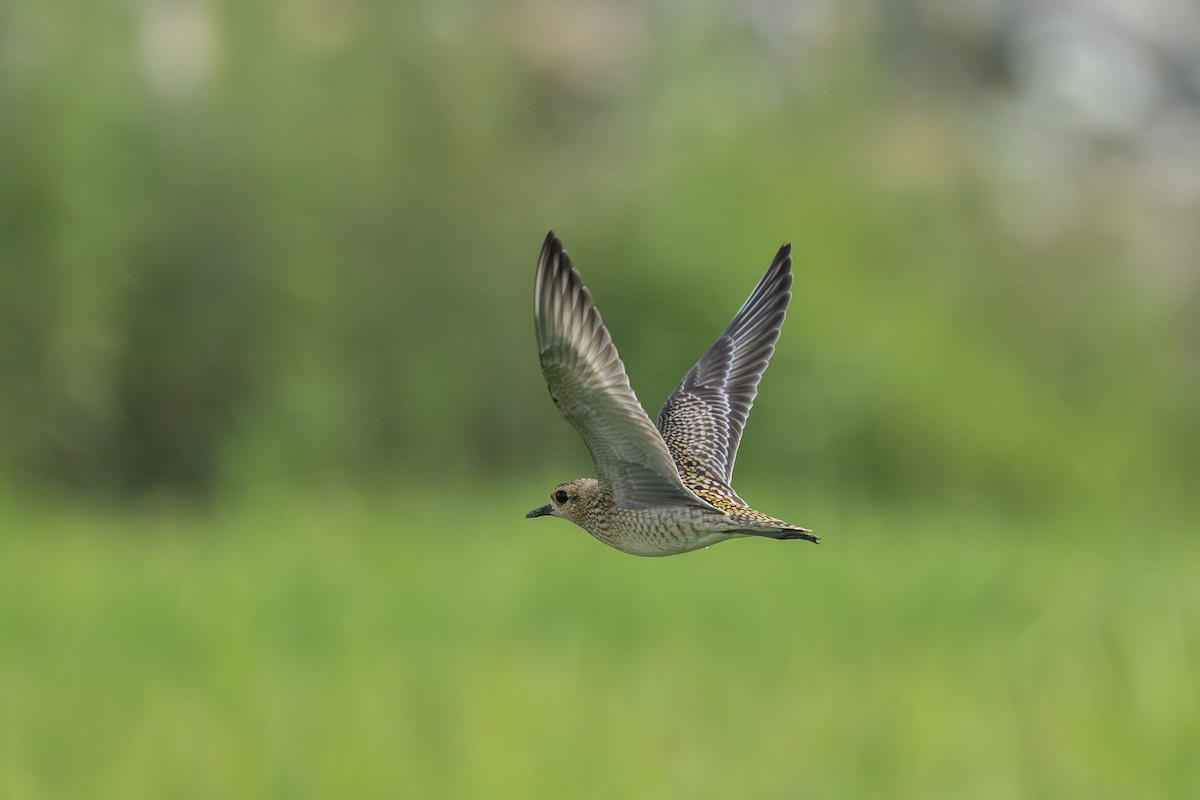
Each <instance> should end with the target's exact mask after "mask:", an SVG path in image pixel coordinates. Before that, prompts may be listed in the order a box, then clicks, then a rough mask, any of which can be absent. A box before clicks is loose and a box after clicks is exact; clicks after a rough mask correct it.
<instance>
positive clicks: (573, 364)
mask: <svg viewBox="0 0 1200 800" xmlns="http://www.w3.org/2000/svg"><path fill="white" fill-rule="evenodd" d="M790 254H791V247H790V245H784V246H783V247H782V248H780V250H779V253H778V254H777V255H776V256H775V259H774V261H773V262H772V263H771V266H770V267H769V268H768V269H767V272H766V274H765V275H763V277H762V280H760V281H759V283H758V286H757V287H755V289H754V291H753V292H752V293H751V295H750V297H749V299H747V300H746V302H745V303H744V304H743V305H742V307H741V309H740V310H739V311H738V313H737V314H736V315H735V316H734V318H733V321H732V322H730V323H729V325H728V326H727V327H726V328H725V330H724V331H723V332H722V333H721V335H720V336H719V337H717V340H716V341H715V342H714V343H713V345H712V346H711V347H710V348H709V349H708V351H707V352H706V353H705V354H704V356H703V357H701V359H700V361H698V362H697V363H696V365H695V366H694V367H692V369H691V370H690V371H689V372H688V373H687V375H685V376H684V378H683V380H682V381H681V382H680V384H679V386H678V387H677V388H676V389H675V391H674V392H672V393H671V396H670V397H669V398H667V401H666V403H664V404H663V407H662V410H661V411H660V412H659V414H658V424H657V426H655V425H654V424H653V423H651V421H650V418H649V417H648V416H647V415H646V412H645V410H644V409H643V408H642V405H641V403H640V402H638V399H637V396H636V395H635V394H634V393H633V389H632V388H631V387H630V385H629V378H628V377H627V375H626V373H625V365H624V364H622V363H621V359H620V356H618V355H617V350H616V347H615V346H614V345H613V343H612V338H611V337H610V336H609V333H608V330H607V329H606V328H605V327H604V322H603V320H602V319H601V318H600V312H599V311H598V310H597V309H596V306H595V304H594V303H593V302H592V298H591V294H590V293H589V292H588V290H587V288H586V287H585V286H584V285H583V281H582V280H581V279H580V277H579V273H578V272H577V271H576V270H575V269H574V268H573V267H572V266H571V261H570V258H569V257H568V255H567V253H566V251H565V250H563V247H562V243H561V242H559V240H558V238H557V237H556V236H555V235H554V233H553V232H551V233H550V234H549V235H548V236H547V237H546V242H545V244H544V245H543V247H542V253H541V256H540V257H539V259H538V272H537V282H536V288H535V294H534V319H535V323H536V329H537V339H538V352H539V355H540V358H541V363H542V372H543V374H544V375H545V377H546V383H547V385H548V387H549V389H550V396H551V398H552V399H553V400H554V403H555V405H557V406H558V409H559V412H560V413H561V414H562V415H563V418H564V419H566V420H567V422H569V423H570V424H571V426H572V427H574V428H575V430H576V432H578V434H579V436H580V438H581V439H583V442H584V444H585V445H586V446H587V448H588V450H589V452H591V454H592V460H593V461H594V462H595V465H596V477H595V478H576V479H575V480H571V481H567V482H565V483H561V484H559V485H558V486H557V487H555V489H554V491H553V492H551V495H550V503H548V504H546V505H544V506H542V507H540V508H536V509H534V510H533V511H531V512H529V514H527V515H526V516H528V517H538V516H557V517H562V518H564V519H567V520H570V521H571V522H574V523H575V524H576V525H579V526H580V527H581V528H583V529H584V530H586V531H588V532H589V533H591V534H592V535H593V536H595V537H596V538H597V539H599V540H600V541H602V542H604V543H605V544H608V545H611V546H612V547H615V548H617V549H618V550H622V551H624V552H626V553H632V554H634V555H642V556H661V555H671V554H674V553H684V552H687V551H689V550H695V549H698V548H701V547H707V546H708V545H711V544H715V543H717V542H721V541H724V540H726V539H730V538H735V537H739V536H766V537H770V538H774V539H805V540H808V541H811V542H817V541H819V539H818V538H817V537H816V536H814V535H813V534H812V533H811V532H810V531H809V530H808V529H807V528H802V527H800V526H799V525H793V524H791V523H789V522H785V521H783V520H781V519H777V518H775V517H771V516H768V515H767V514H764V513H762V512H761V511H756V510H755V509H753V508H751V507H750V506H748V505H747V504H746V503H745V501H743V500H742V499H741V498H740V497H738V495H737V493H736V492H734V491H733V487H732V486H731V481H732V478H733V463H734V459H735V457H736V455H737V448H738V444H739V443H740V442H741V437H742V429H743V428H744V427H745V424H746V417H747V415H748V414H749V413H750V407H751V406H752V405H753V403H754V397H755V395H756V394H757V392H758V382H759V379H760V378H761V377H762V374H763V371H764V370H765V369H766V367H767V362H768V360H769V359H770V357H771V354H772V353H773V352H774V349H775V341H776V340H777V339H778V338H779V327H780V325H781V324H782V323H783V317H784V313H785V311H786V309H787V304H788V301H789V300H790V299H791V291H790V289H791V284H792V275H791V264H792V260H791V255H790Z"/></svg>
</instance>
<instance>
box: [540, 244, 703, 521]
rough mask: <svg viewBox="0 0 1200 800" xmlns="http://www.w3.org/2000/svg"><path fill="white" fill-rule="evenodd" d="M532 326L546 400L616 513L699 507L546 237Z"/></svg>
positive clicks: (584, 293) (559, 251)
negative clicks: (591, 465)
mask: <svg viewBox="0 0 1200 800" xmlns="http://www.w3.org/2000/svg"><path fill="white" fill-rule="evenodd" d="M534 320H535V323H536V327H537V339H538V351H539V353H540V356H541V362H542V374H544V375H545V376H546V384H547V386H549V388H550V397H551V398H552V399H553V400H554V403H555V405H557V406H558V410H559V412H560V413H562V415H563V417H564V418H565V419H566V420H567V422H569V423H571V426H572V427H574V428H575V430H576V431H577V432H578V433H579V436H580V438H582V439H583V443H584V444H585V445H587V449H588V450H589V451H590V452H591V454H592V460H593V461H594V462H595V464H596V476H597V478H598V479H599V480H600V482H601V484H604V485H607V486H610V487H611V488H612V491H613V495H614V498H615V500H616V503H617V505H618V506H621V507H624V508H648V507H654V506H665V505H679V504H687V505H696V504H700V505H707V503H704V501H702V500H701V499H700V498H698V497H697V496H696V495H695V494H693V493H692V491H691V490H690V489H688V488H687V487H685V486H684V485H683V483H682V482H681V481H680V479H679V472H678V471H677V470H676V468H675V462H674V461H673V460H672V459H671V454H670V452H668V450H667V446H666V443H665V442H663V439H662V436H661V435H660V434H659V432H658V430H657V429H656V428H655V427H654V425H653V424H652V423H651V422H650V418H649V417H648V416H647V415H646V411H645V410H644V409H643V408H642V405H641V403H639V402H638V399H637V396H636V395H635V394H634V393H633V389H632V388H631V387H630V385H629V378H628V376H627V375H626V374H625V365H624V364H622V363H621V358H620V356H619V355H617V348H616V347H614V346H613V342H612V337H611V336H609V334H608V330H607V329H606V328H605V327H604V322H603V320H601V318H600V312H599V311H598V310H597V309H596V306H595V304H593V302H592V297H591V294H590V293H589V292H588V290H587V288H586V287H585V286H584V285H583V280H582V279H581V278H580V277H579V273H578V272H576V271H575V269H574V268H573V267H572V266H571V260H570V258H569V257H568V255H567V252H566V251H565V250H563V246H562V243H561V242H560V241H559V240H558V237H556V236H555V235H554V233H553V231H552V232H551V233H550V234H549V235H548V236H547V237H546V243H545V244H544V245H543V246H542V253H541V256H540V257H539V258H538V271H537V284H536V289H535V294H534Z"/></svg>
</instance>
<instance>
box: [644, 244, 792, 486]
mask: <svg viewBox="0 0 1200 800" xmlns="http://www.w3.org/2000/svg"><path fill="white" fill-rule="evenodd" d="M791 252H792V246H791V245H790V244H785V245H784V246H783V247H781V248H780V249H779V252H778V253H777V254H776V256H775V260H774V261H773V262H771V266H770V267H769V268H768V269H767V271H766V274H764V275H763V277H762V280H760V281H759V282H758V286H757V287H755V289H754V292H753V293H752V294H751V295H750V298H749V299H748V300H746V302H745V303H744V304H743V305H742V307H741V309H740V310H739V311H738V312H737V314H736V315H735V316H734V318H733V321H732V322H730V323H729V325H728V327H726V328H725V330H724V332H722V333H721V335H720V336H719V337H717V340H716V341H715V342H713V344H712V347H710V348H708V352H706V353H705V354H704V356H703V357H702V358H701V359H700V360H699V361H698V362H697V363H696V366H694V367H692V369H691V370H690V371H689V372H688V374H687V375H685V376H684V378H683V381H682V382H681V383H680V384H679V386H678V387H676V389H675V391H674V392H672V393H671V396H670V397H668V398H667V402H666V403H665V404H663V407H662V410H661V411H659V412H658V429H659V431H661V432H662V435H663V439H664V440H665V441H666V443H667V447H668V448H669V449H670V451H671V455H672V456H673V457H674V459H675V461H676V463H677V464H679V465H680V469H683V470H686V471H687V472H688V473H689V474H696V475H697V476H698V477H702V478H707V479H709V480H713V479H715V480H717V481H719V482H720V483H723V484H724V485H725V488H729V483H730V481H731V480H732V479H733V462H734V458H735V457H736V456H737V449H738V444H739V443H740V442H741V440H742V429H743V428H744V427H745V426H746V417H747V415H749V413H750V406H751V405H753V404H754V396H755V395H756V394H758V381H759V379H760V378H762V374H763V372H764V371H765V370H766V368H767V361H768V360H769V359H770V358H771V354H772V353H773V352H775V342H776V340H777V339H779V328H780V326H781V325H782V324H783V317H784V312H785V311H786V310H787V306H788V301H789V300H791V299H792V293H791V286H792V271H791V270H792V258H791ZM729 492H730V494H732V493H733V490H732V489H729ZM733 496H734V497H735V498H736V497H737V495H733Z"/></svg>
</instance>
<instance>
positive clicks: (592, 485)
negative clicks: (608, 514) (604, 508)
mask: <svg viewBox="0 0 1200 800" xmlns="http://www.w3.org/2000/svg"><path fill="white" fill-rule="evenodd" d="M599 494H600V483H599V481H597V480H596V479H595V478H576V479H575V480H573V481H567V482H566V483H560V484H559V485H558V486H555V487H554V491H552V492H550V502H549V503H547V504H546V505H544V506H540V507H539V508H535V509H534V510H533V511H530V512H529V513H528V514H526V515H525V517H526V519H530V518H532V517H547V516H549V517H562V518H563V519H566V520H570V521H571V522H574V523H575V524H576V525H578V526H579V527H581V528H582V527H584V524H583V523H584V520H585V518H586V516H587V511H588V509H590V508H591V507H592V506H594V505H595V504H596V503H597V502H598V498H599Z"/></svg>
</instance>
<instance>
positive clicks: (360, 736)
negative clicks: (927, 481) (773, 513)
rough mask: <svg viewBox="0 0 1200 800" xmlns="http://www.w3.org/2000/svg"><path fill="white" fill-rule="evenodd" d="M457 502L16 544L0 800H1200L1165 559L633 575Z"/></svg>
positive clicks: (1018, 540)
mask: <svg viewBox="0 0 1200 800" xmlns="http://www.w3.org/2000/svg"><path fill="white" fill-rule="evenodd" d="M523 488H524V489H527V488H528V487H523ZM514 496H515V495H514ZM471 497H472V495H471V493H470V492H467V491H463V492H458V493H447V494H446V496H444V497H440V498H427V499H425V500H424V501H422V502H421V503H420V505H416V506H414V505H412V504H410V503H405V502H401V501H395V502H393V503H388V504H378V503H375V504H371V503H368V502H366V501H362V500H358V499H355V498H353V497H347V496H345V495H342V496H334V497H321V496H311V497H306V498H305V497H294V498H276V499H275V500H272V501H270V502H268V501H265V500H261V501H260V503H259V504H258V505H252V504H250V503H246V504H245V505H244V506H243V507H240V508H234V509H228V510H223V511H219V512H215V513H211V514H208V515H203V516H201V515H196V514H189V513H184V512H179V513H178V514H176V513H173V512H170V511H159V512H154V513H142V514H138V515H120V514H113V515H108V516H103V515H100V516H97V515H95V514H92V515H87V516H85V515H83V514H81V513H75V512H70V511H54V512H50V511H42V512H37V513H25V514H18V513H16V512H13V516H12V517H11V518H10V519H9V520H8V522H9V523H10V524H6V525H5V526H4V527H6V528H8V530H6V531H5V532H3V533H0V796H3V797H5V798H23V799H28V800H36V798H72V799H73V800H74V799H78V798H114V800H117V799H119V800H136V798H193V797H204V798H222V799H226V798H241V797H247V798H249V797H253V798H260V797H277V798H288V799H289V800H292V799H294V798H309V797H311V798H342V797H345V798H370V797H414V798H418V797H419V798H505V797H511V798H530V797H545V798H568V797H570V798H577V797H578V798H674V797H687V798H791V797H797V798H904V797H913V798H993V797H994V798H1069V797H1079V798H1129V797H1180V798H1185V797H1196V796H1200V694H1198V692H1200V690H1198V688H1197V686H1198V680H1200V679H1198V675H1200V566H1198V565H1200V543H1196V542H1195V541H1191V540H1189V537H1187V536H1185V535H1179V533H1175V534H1171V533H1169V532H1166V531H1141V532H1138V533H1137V535H1136V536H1135V535H1128V536H1124V537H1121V538H1118V537H1117V536H1114V535H1113V534H1111V533H1108V534H1104V535H1103V536H1094V535H1092V533H1091V532H1089V531H1087V530H1084V529H1083V527H1082V526H1077V527H1075V528H1072V527H1071V526H1069V525H1068V526H1065V527H1064V526H1056V525H1052V524H1050V523H1046V524H1045V525H1043V526H1041V527H1033V528H1031V527H1029V526H1024V527H1022V528H1021V529H1019V530H1012V531H1008V530H1005V529H1004V528H1003V527H1002V526H1000V525H998V524H981V523H978V522H975V523H970V524H968V523H964V522H962V521H954V520H945V519H943V520H929V519H922V518H921V517H920V516H919V515H911V514H909V515H902V516H900V517H898V518H888V517H887V515H883V514H879V513H875V514H871V515H868V514H859V515H855V514H853V513H846V512H843V513H842V514H840V515H833V514H826V515H824V520H825V521H824V523H823V524H822V525H820V527H821V529H822V530H821V532H822V533H824V534H825V535H826V543H825V544H823V545H821V546H820V547H814V546H812V545H809V544H806V543H803V542H784V543H778V542H769V541H757V540H753V541H739V542H732V543H729V544H724V545H721V546H719V547H715V548H712V549H709V550H706V551H702V552H699V553H693V554H690V555H686V556H681V557H676V558H668V559H636V558H632V557H629V556H625V555H622V554H620V553H617V552H616V551H611V550H608V549H607V548H604V547H602V546H601V545H599V544H597V543H596V542H594V541H592V540H591V539H590V538H589V537H587V536H586V534H584V533H582V532H581V531H578V530H575V529H574V528H572V527H570V526H569V525H568V524H566V523H563V522H561V521H558V520H533V521H527V520H524V519H522V518H521V513H522V512H523V511H525V510H527V507H532V506H533V505H536V504H537V503H538V502H540V497H541V495H540V494H538V495H537V496H536V497H533V496H530V497H521V498H518V499H513V496H510V497H507V498H505V499H502V500H501V499H498V500H497V503H496V504H495V505H494V506H488V505H485V504H482V503H480V504H479V505H471V504H470V503H469V502H468V501H467V500H465V498H471ZM439 501H443V502H445V503H446V504H447V506H448V507H450V508H453V509H454V513H453V514H450V515H447V514H444V513H440V512H438V511H437V509H436V505H437V503H438V502H439ZM522 501H523V502H522ZM475 502H478V498H476V499H475ZM775 506H778V507H779V508H785V507H786V506H787V503H786V502H784V503H779V502H776V503H775V504H774V506H772V507H775ZM819 518H821V515H820V514H817V515H816V518H814V520H813V522H814V524H815V523H816V519H819ZM808 519H809V518H808V517H805V520H806V521H808Z"/></svg>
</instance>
